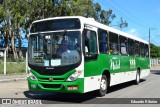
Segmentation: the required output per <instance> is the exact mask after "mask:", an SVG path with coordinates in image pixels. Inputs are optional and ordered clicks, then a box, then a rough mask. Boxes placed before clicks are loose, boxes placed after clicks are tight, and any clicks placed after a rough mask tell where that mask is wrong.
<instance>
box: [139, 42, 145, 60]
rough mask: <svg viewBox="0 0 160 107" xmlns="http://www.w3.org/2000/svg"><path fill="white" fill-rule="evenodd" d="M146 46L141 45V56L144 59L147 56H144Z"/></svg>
mask: <svg viewBox="0 0 160 107" xmlns="http://www.w3.org/2000/svg"><path fill="white" fill-rule="evenodd" d="M144 50H145V49H144V44H143V43H140V56H142V57H144V56H145V55H144V53H145V52H144Z"/></svg>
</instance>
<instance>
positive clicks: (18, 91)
mask: <svg viewBox="0 0 160 107" xmlns="http://www.w3.org/2000/svg"><path fill="white" fill-rule="evenodd" d="M159 84H160V70H152V71H151V74H150V75H149V76H148V77H146V78H145V79H142V80H141V82H140V84H139V85H135V84H134V82H127V83H123V84H120V85H116V86H113V87H111V88H110V90H109V91H108V93H107V94H106V95H105V96H104V97H102V98H99V97H97V95H96V92H90V93H86V94H84V95H82V94H55V93H46V92H30V91H28V86H27V81H26V80H20V81H12V82H3V83H0V98H29V99H38V100H42V102H43V103H50V104H55V103H56V104H57V103H58V104H59V103H60V104H66V103H67V104H72V103H78V104H79V103H83V104H103V103H104V104H105V103H106V100H108V101H109V103H118V102H117V101H118V100H121V101H122V100H123V98H131V99H134V98H140V99H142V98H160V85H159ZM108 98H116V99H108ZM117 98H120V99H117ZM124 100H126V99H124ZM129 100H130V99H129ZM120 103H123V102H120Z"/></svg>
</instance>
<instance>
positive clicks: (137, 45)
mask: <svg viewBox="0 0 160 107" xmlns="http://www.w3.org/2000/svg"><path fill="white" fill-rule="evenodd" d="M135 55H136V56H139V55H140V43H139V42H137V41H135Z"/></svg>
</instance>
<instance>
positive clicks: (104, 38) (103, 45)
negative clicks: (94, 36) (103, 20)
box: [98, 29, 108, 54]
mask: <svg viewBox="0 0 160 107" xmlns="http://www.w3.org/2000/svg"><path fill="white" fill-rule="evenodd" d="M98 41H99V52H100V53H102V54H103V53H108V33H107V31H105V30H102V29H98Z"/></svg>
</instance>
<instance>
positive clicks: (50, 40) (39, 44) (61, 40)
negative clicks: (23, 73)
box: [29, 31, 80, 66]
mask: <svg viewBox="0 0 160 107" xmlns="http://www.w3.org/2000/svg"><path fill="white" fill-rule="evenodd" d="M29 42H30V43H29V63H30V64H34V65H38V66H64V65H71V64H75V63H77V62H79V61H80V32H79V31H68V32H67V31H64V32H52V33H39V34H32V35H30V39H29Z"/></svg>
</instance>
